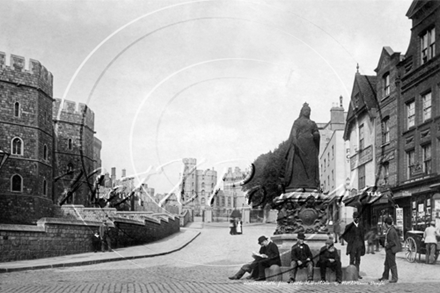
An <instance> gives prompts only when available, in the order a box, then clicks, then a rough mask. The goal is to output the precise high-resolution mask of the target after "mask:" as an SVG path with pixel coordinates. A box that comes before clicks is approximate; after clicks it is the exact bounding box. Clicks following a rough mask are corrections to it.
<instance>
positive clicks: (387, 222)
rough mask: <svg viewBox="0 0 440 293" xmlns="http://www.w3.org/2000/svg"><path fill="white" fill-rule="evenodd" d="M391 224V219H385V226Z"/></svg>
mask: <svg viewBox="0 0 440 293" xmlns="http://www.w3.org/2000/svg"><path fill="white" fill-rule="evenodd" d="M392 223H393V219H391V218H389V217H388V218H386V219H385V224H387V225H391V224H392Z"/></svg>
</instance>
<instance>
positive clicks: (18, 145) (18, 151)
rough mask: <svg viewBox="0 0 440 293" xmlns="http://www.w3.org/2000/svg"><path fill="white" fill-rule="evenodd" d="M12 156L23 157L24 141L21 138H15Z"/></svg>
mask: <svg viewBox="0 0 440 293" xmlns="http://www.w3.org/2000/svg"><path fill="white" fill-rule="evenodd" d="M11 144H12V146H11V149H12V154H13V155H18V156H22V155H23V141H22V140H21V138H18V137H16V138H14V139H12V143H11Z"/></svg>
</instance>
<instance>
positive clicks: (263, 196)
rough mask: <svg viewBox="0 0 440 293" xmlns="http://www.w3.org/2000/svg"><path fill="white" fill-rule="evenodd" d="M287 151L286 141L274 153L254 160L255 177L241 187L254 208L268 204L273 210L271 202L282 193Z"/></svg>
mask: <svg viewBox="0 0 440 293" xmlns="http://www.w3.org/2000/svg"><path fill="white" fill-rule="evenodd" d="M287 149H288V144H287V141H284V142H282V143H280V144H279V145H278V147H277V148H275V149H274V151H269V152H268V153H266V154H262V155H260V156H258V158H257V159H255V161H254V166H255V175H254V177H253V178H252V180H251V181H250V182H248V183H247V184H245V185H243V191H248V195H249V196H250V199H251V201H252V204H253V205H254V206H261V207H264V206H265V205H267V204H269V205H270V206H271V207H272V208H273V207H274V206H273V205H272V203H273V200H274V199H275V197H277V196H279V195H281V193H282V192H283V190H282V187H281V186H282V183H283V182H282V178H283V177H284V170H285V165H286V159H285V156H286V152H287Z"/></svg>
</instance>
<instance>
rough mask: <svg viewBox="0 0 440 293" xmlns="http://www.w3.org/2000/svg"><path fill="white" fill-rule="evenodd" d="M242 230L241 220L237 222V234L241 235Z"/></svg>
mask: <svg viewBox="0 0 440 293" xmlns="http://www.w3.org/2000/svg"><path fill="white" fill-rule="evenodd" d="M242 228H243V224H242V222H241V220H240V219H239V220H238V221H237V234H238V235H241V234H243V229H242Z"/></svg>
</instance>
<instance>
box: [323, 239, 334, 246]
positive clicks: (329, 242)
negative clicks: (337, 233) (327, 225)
mask: <svg viewBox="0 0 440 293" xmlns="http://www.w3.org/2000/svg"><path fill="white" fill-rule="evenodd" d="M325 244H328V245H333V238H329V239H327V241H325Z"/></svg>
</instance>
